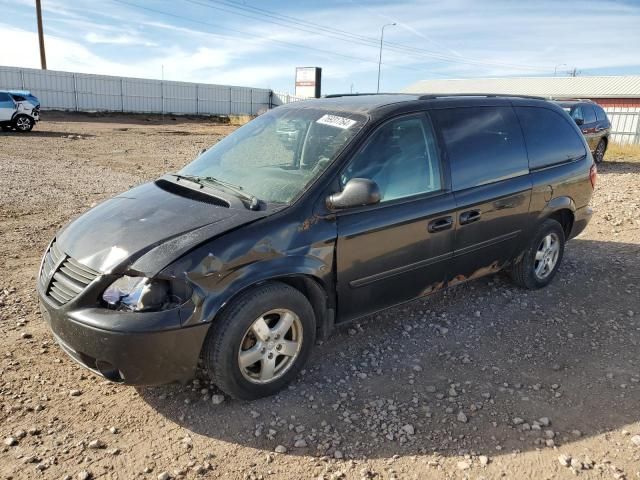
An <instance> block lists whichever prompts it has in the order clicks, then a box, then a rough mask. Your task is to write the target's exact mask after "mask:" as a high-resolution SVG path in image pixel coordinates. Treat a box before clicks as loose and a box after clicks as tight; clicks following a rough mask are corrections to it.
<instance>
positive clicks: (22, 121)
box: [16, 117, 31, 132]
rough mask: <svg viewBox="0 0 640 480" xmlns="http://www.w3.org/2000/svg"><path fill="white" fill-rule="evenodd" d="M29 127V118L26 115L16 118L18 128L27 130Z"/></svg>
mask: <svg viewBox="0 0 640 480" xmlns="http://www.w3.org/2000/svg"><path fill="white" fill-rule="evenodd" d="M30 127H31V120H29V118H27V117H20V118H19V119H18V120H16V128H17V129H18V130H22V131H23V132H24V131H27V130H29V128H30Z"/></svg>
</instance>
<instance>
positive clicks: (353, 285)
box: [336, 113, 455, 321]
mask: <svg viewBox="0 0 640 480" xmlns="http://www.w3.org/2000/svg"><path fill="white" fill-rule="evenodd" d="M351 178H368V179H370V180H373V181H375V182H376V183H377V184H378V186H379V188H380V191H381V194H382V200H381V202H380V203H379V204H376V205H371V206H367V207H359V208H355V209H351V210H345V211H341V212H338V213H337V215H336V218H337V220H336V221H337V227H338V240H337V247H336V265H337V291H338V320H339V321H344V320H349V319H352V318H355V317H358V316H361V315H365V314H369V313H373V312H375V311H378V310H381V309H383V308H385V307H389V306H391V305H395V304H397V303H400V302H403V301H407V300H411V299H413V298H416V297H419V296H422V295H427V294H429V293H432V292H435V291H437V290H439V289H440V288H442V287H443V286H444V282H445V279H446V274H447V270H448V266H449V262H450V259H451V256H452V244H453V232H454V228H453V227H454V213H455V212H454V210H455V200H454V198H453V194H452V193H451V192H450V190H449V188H448V187H447V183H448V182H447V181H446V180H445V176H444V175H443V169H442V166H441V162H440V156H439V152H438V147H437V144H436V140H435V135H434V131H433V128H432V125H431V122H430V120H429V118H428V117H427V115H426V114H424V113H420V114H413V115H408V116H403V117H399V118H396V119H393V120H390V121H388V122H387V123H385V124H383V125H382V126H380V127H379V128H378V129H376V130H375V131H374V132H373V134H372V135H371V137H370V139H369V140H368V141H367V142H366V144H365V145H364V147H363V148H362V149H360V151H359V152H358V153H357V154H356V155H355V156H354V158H353V159H352V161H351V162H350V163H349V165H348V166H347V168H346V169H345V170H344V171H343V172H342V173H341V175H340V182H341V184H342V185H343V186H344V184H346V182H347V181H348V180H349V179H351Z"/></svg>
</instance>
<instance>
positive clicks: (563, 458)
mask: <svg viewBox="0 0 640 480" xmlns="http://www.w3.org/2000/svg"><path fill="white" fill-rule="evenodd" d="M558 462H560V465H562V466H563V467H569V466H570V465H571V457H570V456H569V455H566V454H564V453H563V454H562V455H560V456H558Z"/></svg>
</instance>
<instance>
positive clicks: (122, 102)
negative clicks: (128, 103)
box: [120, 78, 124, 113]
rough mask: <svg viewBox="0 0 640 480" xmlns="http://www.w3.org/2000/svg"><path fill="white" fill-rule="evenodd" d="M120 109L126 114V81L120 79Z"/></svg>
mask: <svg viewBox="0 0 640 480" xmlns="http://www.w3.org/2000/svg"><path fill="white" fill-rule="evenodd" d="M120 109H121V110H122V113H124V79H123V78H121V79H120Z"/></svg>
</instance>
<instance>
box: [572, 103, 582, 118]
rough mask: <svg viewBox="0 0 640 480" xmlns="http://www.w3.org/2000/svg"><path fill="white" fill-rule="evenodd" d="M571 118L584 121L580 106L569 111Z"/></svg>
mask: <svg viewBox="0 0 640 480" xmlns="http://www.w3.org/2000/svg"><path fill="white" fill-rule="evenodd" d="M571 118H573V119H574V120H583V121H584V115H583V114H582V108H581V107H580V106H577V107H574V108H573V110H571Z"/></svg>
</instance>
